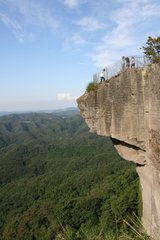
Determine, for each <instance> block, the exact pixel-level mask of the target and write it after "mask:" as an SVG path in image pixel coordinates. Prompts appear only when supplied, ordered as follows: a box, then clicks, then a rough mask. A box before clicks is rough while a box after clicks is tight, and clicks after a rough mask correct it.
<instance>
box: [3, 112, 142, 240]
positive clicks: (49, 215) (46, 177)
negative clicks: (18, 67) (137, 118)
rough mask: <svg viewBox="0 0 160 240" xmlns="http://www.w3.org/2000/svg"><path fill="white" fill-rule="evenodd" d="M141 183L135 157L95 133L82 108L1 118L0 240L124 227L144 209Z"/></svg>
mask: <svg viewBox="0 0 160 240" xmlns="http://www.w3.org/2000/svg"><path fill="white" fill-rule="evenodd" d="M138 188H139V182H138V178H137V174H136V172H135V166H134V164H132V163H130V162H126V161H124V160H123V159H121V158H120V157H119V156H118V155H117V153H116V151H115V150H114V148H113V146H112V143H111V141H110V139H109V138H106V137H100V136H97V135H94V134H92V133H89V130H88V128H87V127H86V124H85V123H84V121H83V119H82V118H81V117H80V116H79V114H62V113H59V114H58V113H57V114H47V113H40V114H34V113H32V114H16V115H7V116H2V117H0V212H1V214H0V239H2V240H51V239H57V240H58V239H59V240H60V239H66V240H67V239H68V240H76V239H77V240H78V239H79V240H80V239H81V240H85V239H94V236H96V235H98V234H99V233H101V234H102V235H103V234H106V233H108V232H117V230H118V231H122V228H123V229H124V226H123V225H124V224H123V220H124V219H128V221H130V220H129V219H130V217H132V214H133V212H134V213H135V214H137V215H138V195H139V191H138ZM66 232H67V234H68V236H70V237H68V238H65V237H64V234H65V233H66ZM95 239H97V238H95ZM101 239H103V238H101Z"/></svg>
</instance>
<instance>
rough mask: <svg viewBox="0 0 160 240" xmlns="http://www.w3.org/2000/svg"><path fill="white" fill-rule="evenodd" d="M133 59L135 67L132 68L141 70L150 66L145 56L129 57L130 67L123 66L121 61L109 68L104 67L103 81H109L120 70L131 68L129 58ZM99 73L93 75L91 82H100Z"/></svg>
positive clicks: (149, 61)
mask: <svg viewBox="0 0 160 240" xmlns="http://www.w3.org/2000/svg"><path fill="white" fill-rule="evenodd" d="M132 57H134V62H135V66H134V68H142V67H144V66H146V65H149V64H151V60H150V59H148V58H146V57H145V56H129V57H128V58H129V60H130V65H129V66H128V67H127V66H126V64H125V66H123V62H122V60H119V61H117V62H116V63H115V64H114V65H112V66H109V67H104V68H103V69H105V71H104V72H103V75H104V78H105V80H109V79H110V78H111V77H113V76H115V75H117V74H119V73H120V72H121V71H122V70H125V69H127V68H131V58H132ZM100 73H101V71H99V72H98V73H95V74H94V75H93V82H100Z"/></svg>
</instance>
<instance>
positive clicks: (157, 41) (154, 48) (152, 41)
mask: <svg viewBox="0 0 160 240" xmlns="http://www.w3.org/2000/svg"><path fill="white" fill-rule="evenodd" d="M142 49H143V50H144V54H145V55H146V57H147V58H148V59H149V60H150V61H151V63H160V36H158V37H156V38H152V37H150V36H149V37H148V39H147V42H146V44H145V45H144V46H143V47H142Z"/></svg>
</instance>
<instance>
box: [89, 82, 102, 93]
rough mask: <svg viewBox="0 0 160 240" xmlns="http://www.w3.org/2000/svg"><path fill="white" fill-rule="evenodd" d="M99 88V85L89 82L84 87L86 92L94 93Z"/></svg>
mask: <svg viewBox="0 0 160 240" xmlns="http://www.w3.org/2000/svg"><path fill="white" fill-rule="evenodd" d="M98 87H99V83H97V82H90V83H88V85H87V87H86V91H87V92H91V91H95V90H97V89H98Z"/></svg>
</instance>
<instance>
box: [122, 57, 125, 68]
mask: <svg viewBox="0 0 160 240" xmlns="http://www.w3.org/2000/svg"><path fill="white" fill-rule="evenodd" d="M124 69H125V56H123V57H122V70H124Z"/></svg>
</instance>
